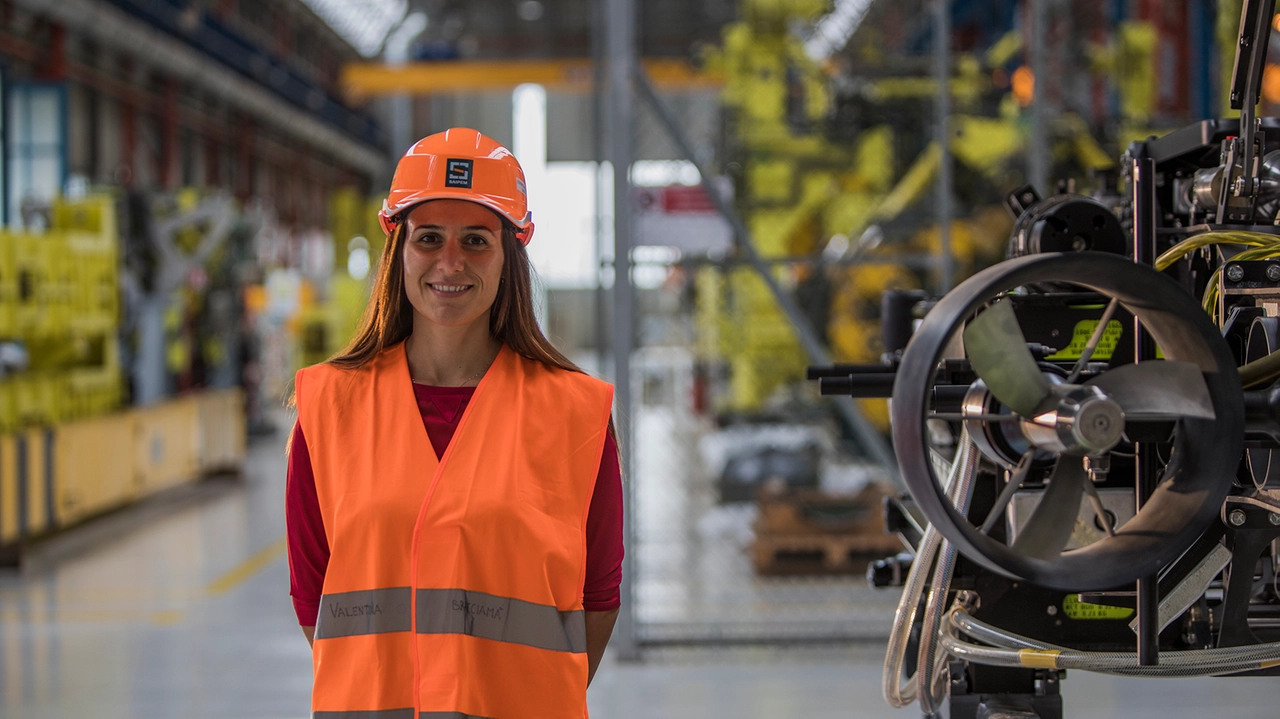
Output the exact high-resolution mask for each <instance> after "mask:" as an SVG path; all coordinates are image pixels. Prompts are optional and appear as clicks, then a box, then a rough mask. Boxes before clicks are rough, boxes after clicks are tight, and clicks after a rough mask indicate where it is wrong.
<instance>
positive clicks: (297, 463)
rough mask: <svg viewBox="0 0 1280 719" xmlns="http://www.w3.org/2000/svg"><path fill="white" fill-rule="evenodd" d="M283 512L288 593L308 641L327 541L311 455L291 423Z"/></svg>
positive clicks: (321, 583)
mask: <svg viewBox="0 0 1280 719" xmlns="http://www.w3.org/2000/svg"><path fill="white" fill-rule="evenodd" d="M284 514H285V527H286V529H285V534H286V536H287V537H288V547H289V593H290V594H291V595H292V596H293V609H294V611H295V612H296V613H297V615H298V625H299V626H301V627H302V631H303V633H304V634H305V635H306V637H307V641H311V639H312V637H313V636H314V634H315V624H316V615H317V614H318V613H319V609H320V594H321V591H322V589H323V587H324V575H325V572H326V570H327V569H328V566H329V540H328V538H327V537H326V536H325V533H324V518H323V517H322V516H321V513H320V499H319V498H318V497H317V495H316V478H315V474H314V473H313V472H312V469H311V454H310V452H309V451H308V450H307V439H306V437H304V436H303V435H302V425H301V424H295V425H294V428H293V436H292V438H291V440H290V443H289V469H288V473H287V480H286V484H285V502H284Z"/></svg>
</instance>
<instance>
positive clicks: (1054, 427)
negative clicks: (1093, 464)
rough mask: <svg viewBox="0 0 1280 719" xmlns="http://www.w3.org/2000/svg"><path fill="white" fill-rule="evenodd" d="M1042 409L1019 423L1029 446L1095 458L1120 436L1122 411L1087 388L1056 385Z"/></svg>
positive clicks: (1096, 389)
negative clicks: (1029, 442)
mask: <svg viewBox="0 0 1280 719" xmlns="http://www.w3.org/2000/svg"><path fill="white" fill-rule="evenodd" d="M1041 407H1042V408H1046V409H1043V410H1042V411H1040V412H1037V413H1036V414H1035V416H1034V417H1032V418H1031V419H1024V420H1023V421H1022V433H1023V435H1024V436H1026V438H1027V439H1028V440H1030V441H1031V443H1032V444H1033V445H1035V446H1036V447H1039V448H1041V449H1047V450H1051V451H1053V452H1058V453H1059V454H1069V455H1075V456H1090V455H1093V456H1096V455H1100V454H1102V453H1104V452H1107V451H1108V450H1110V449H1111V448H1112V447H1115V446H1116V444H1118V443H1119V442H1120V440H1121V438H1123V437H1124V410H1122V409H1121V408H1120V405H1119V404H1117V403H1116V401H1115V400H1113V399H1112V398H1111V397H1109V396H1108V395H1107V393H1106V392H1103V391H1102V390H1101V389H1099V388H1097V387H1094V386H1091V385H1059V386H1056V387H1054V388H1053V391H1052V393H1051V394H1050V396H1049V397H1047V398H1046V399H1045V401H1044V402H1043V403H1041Z"/></svg>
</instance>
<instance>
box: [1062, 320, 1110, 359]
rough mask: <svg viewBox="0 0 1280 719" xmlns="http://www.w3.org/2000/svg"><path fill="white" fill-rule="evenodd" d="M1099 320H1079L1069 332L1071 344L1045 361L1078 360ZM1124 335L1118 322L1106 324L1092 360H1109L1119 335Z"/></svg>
mask: <svg viewBox="0 0 1280 719" xmlns="http://www.w3.org/2000/svg"><path fill="white" fill-rule="evenodd" d="M1098 322H1099V320H1080V321H1079V322H1077V323H1076V328H1075V329H1074V330H1072V332H1071V343H1070V344H1068V345H1067V346H1066V347H1065V348H1063V349H1060V350H1058V351H1057V352H1055V353H1053V354H1051V355H1049V356H1048V357H1046V358H1045V359H1047V360H1051V361H1056V360H1073V359H1080V355H1082V354H1084V348H1085V345H1087V344H1089V338H1090V337H1091V336H1093V330H1094V329H1095V328H1097V326H1098ZM1122 334H1124V325H1122V324H1120V320H1111V321H1110V322H1108V323H1107V328H1106V329H1105V330H1103V331H1102V339H1100V340H1098V347H1097V349H1095V350H1094V351H1093V357H1092V359H1095V360H1098V361H1099V362H1102V361H1105V360H1109V359H1111V355H1112V354H1114V353H1115V351H1116V345H1118V344H1120V335H1122Z"/></svg>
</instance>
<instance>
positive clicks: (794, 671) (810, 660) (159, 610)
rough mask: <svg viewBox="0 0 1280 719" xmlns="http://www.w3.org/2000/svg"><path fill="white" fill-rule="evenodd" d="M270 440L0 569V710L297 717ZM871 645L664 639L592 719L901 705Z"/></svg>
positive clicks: (1258, 690) (1105, 704)
mask: <svg viewBox="0 0 1280 719" xmlns="http://www.w3.org/2000/svg"><path fill="white" fill-rule="evenodd" d="M281 444H282V440H280V439H277V440H276V441H267V442H262V443H258V444H255V445H254V446H253V447H252V449H251V458H250V462H249V465H248V468H247V471H246V472H245V476H244V477H243V478H240V479H236V480H212V481H206V482H204V483H202V484H201V485H198V486H197V487H195V488H192V489H188V490H185V491H182V492H179V493H177V494H176V495H170V496H167V497H164V498H161V499H159V500H158V501H150V502H147V503H145V504H144V505H142V506H140V507H136V508H133V509H130V510H128V511H125V512H120V513H117V514H115V515H112V516H110V517H106V518H103V519H100V520H98V521H96V522H94V523H92V524H91V525H89V526H87V527H84V528H81V529H78V530H75V531H73V532H70V533H67V534H65V535H63V536H61V537H59V538H57V539H55V540H53V541H50V542H47V543H45V544H44V545H42V546H41V547H40V548H39V549H38V551H36V552H35V553H33V555H32V562H31V563H30V564H29V565H28V566H27V567H26V568H25V569H24V570H22V571H21V572H17V571H8V572H0V718H4V719H8V718H10V717H12V718H15V719H16V718H19V717H21V718H22V719H62V718H65V717H93V718H94V719H117V718H119V719H124V718H130V719H169V718H171V717H173V718H176V717H190V718H192V719H203V718H206V717H207V718H209V719H214V718H218V719H221V718H224V717H236V718H244V719H284V718H290V719H302V717H306V716H307V713H308V712H307V708H308V693H309V691H310V685H311V670H310V666H311V665H310V657H309V652H308V649H307V645H306V642H305V641H304V640H303V638H302V635H301V633H300V632H299V630H298V628H297V623H296V621H295V619H294V616H293V612H292V609H291V607H290V603H289V598H288V596H287V593H288V570H287V567H286V564H285V559H284V548H283V544H282V538H283V535H284V522H283V517H282V514H281V513H282V492H283V485H284V457H283V452H282V448H281ZM881 651H882V650H881V648H880V647H879V646H877V645H876V644H874V643H865V644H860V645H850V646H847V647H829V648H825V649H754V650H748V649H738V650H733V651H713V650H707V649H696V650H680V651H676V650H668V651H664V652H662V653H656V654H652V655H650V656H649V657H648V658H647V659H646V661H644V662H642V663H619V662H616V661H614V660H613V659H612V658H611V657H610V658H606V663H605V665H604V666H603V668H602V669H601V672H600V674H599V675H598V676H597V679H596V682H595V685H594V686H593V687H592V688H591V690H590V693H589V700H590V704H591V709H592V715H593V716H594V717H596V719H639V718H641V717H653V718H655V719H656V718H671V719H684V718H688V719H694V718H697V719H718V718H720V717H724V718H726V719H727V718H729V717H734V718H747V719H755V718H760V719H764V718H766V717H768V718H780V717H804V718H806V719H820V718H823V717H833V718H834V717H868V718H876V717H899V718H901V717H916V716H918V714H917V713H916V712H913V711H910V710H902V711H893V710H891V709H889V708H888V707H887V706H885V705H884V703H883V701H882V700H881V698H880V690H879V676H880V668H879V663H880V661H881ZM1064 690H1065V693H1066V697H1067V706H1068V708H1069V710H1068V716H1071V717H1102V718H1109V717H1127V718H1132V719H1147V718H1150V719H1155V718H1156V717H1161V718H1164V717H1213V719H1246V718H1247V719H1259V718H1263V717H1280V699H1277V697H1278V696H1280V682H1277V681H1276V680H1274V679H1236V680H1164V681H1159V680H1148V681H1137V680H1118V679H1113V678H1109V677H1099V676H1092V675H1085V674H1081V673H1073V674H1072V675H1071V677H1070V678H1069V679H1068V681H1067V682H1066V683H1065V684H1064Z"/></svg>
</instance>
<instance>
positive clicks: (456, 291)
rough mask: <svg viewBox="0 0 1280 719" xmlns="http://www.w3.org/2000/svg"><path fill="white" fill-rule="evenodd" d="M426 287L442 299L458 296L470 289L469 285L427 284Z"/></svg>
mask: <svg viewBox="0 0 1280 719" xmlns="http://www.w3.org/2000/svg"><path fill="white" fill-rule="evenodd" d="M427 286H428V287H430V288H431V290H432V291H433V292H435V293H436V294H437V295H442V296H444V297H457V296H458V295H460V294H462V293H464V292H466V291H467V290H469V289H471V285H446V284H438V283H428V284H427Z"/></svg>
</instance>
